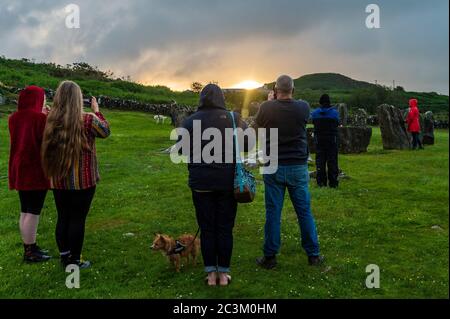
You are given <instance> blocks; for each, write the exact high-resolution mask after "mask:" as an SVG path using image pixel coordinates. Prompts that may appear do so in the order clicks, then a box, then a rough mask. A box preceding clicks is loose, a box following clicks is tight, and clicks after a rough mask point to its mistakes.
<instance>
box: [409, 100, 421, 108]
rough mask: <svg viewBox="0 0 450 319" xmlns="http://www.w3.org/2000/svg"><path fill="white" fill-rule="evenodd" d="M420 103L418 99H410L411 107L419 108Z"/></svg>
mask: <svg viewBox="0 0 450 319" xmlns="http://www.w3.org/2000/svg"><path fill="white" fill-rule="evenodd" d="M418 104H419V102H418V101H417V99H411V100H409V107H410V108H416V109H418V108H419V106H418Z"/></svg>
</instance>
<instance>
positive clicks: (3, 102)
mask: <svg viewBox="0 0 450 319" xmlns="http://www.w3.org/2000/svg"><path fill="white" fill-rule="evenodd" d="M5 103H6V99H5V98H4V97H3V95H1V94H0V105H4V104H5Z"/></svg>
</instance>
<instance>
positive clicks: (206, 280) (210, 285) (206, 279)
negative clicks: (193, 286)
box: [205, 276, 219, 287]
mask: <svg viewBox="0 0 450 319" xmlns="http://www.w3.org/2000/svg"><path fill="white" fill-rule="evenodd" d="M218 283H219V277H217V278H216V282H215V283H214V284H210V283H209V276H206V278H205V284H206V285H207V286H209V287H214V286H217V284H218Z"/></svg>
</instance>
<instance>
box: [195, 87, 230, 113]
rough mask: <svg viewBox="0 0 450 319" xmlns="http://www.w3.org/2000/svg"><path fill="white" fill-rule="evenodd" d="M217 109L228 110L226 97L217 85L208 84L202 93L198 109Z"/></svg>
mask: <svg viewBox="0 0 450 319" xmlns="http://www.w3.org/2000/svg"><path fill="white" fill-rule="evenodd" d="M205 108H217V109H224V110H226V106H225V96H224V95H223V92H222V89H221V88H220V87H219V86H217V85H215V84H208V85H207V86H205V87H204V88H203V90H202V92H201V93H200V103H199V107H198V109H199V110H201V109H205Z"/></svg>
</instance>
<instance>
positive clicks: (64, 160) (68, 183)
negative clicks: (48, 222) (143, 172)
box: [42, 81, 110, 269]
mask: <svg viewBox="0 0 450 319" xmlns="http://www.w3.org/2000/svg"><path fill="white" fill-rule="evenodd" d="M91 108H92V111H93V112H94V114H92V113H84V112H83V95H82V92H81V89H80V87H79V86H78V85H77V84H76V83H74V82H71V81H65V82H62V83H61V84H60V85H59V87H58V90H57V91H56V94H55V98H54V102H53V107H52V109H51V111H50V113H49V115H48V118H47V124H46V126H45V131H44V139H43V143H42V166H43V169H44V172H45V174H46V176H47V177H48V178H49V179H50V183H51V188H52V189H53V194H54V198H55V202H56V208H57V211H58V221H57V225H56V242H57V244H58V248H59V251H60V256H61V263H62V264H63V266H67V265H69V264H75V265H78V266H79V267H80V268H82V269H83V268H89V267H90V265H91V263H90V262H89V261H83V260H82V259H81V251H82V248H83V241H84V231H85V223H86V217H87V215H88V212H89V209H90V206H91V203H92V200H93V198H94V194H95V189H96V184H97V182H98V181H99V180H100V176H99V172H98V166H97V156H96V149H95V139H96V138H107V137H108V136H109V135H110V130H109V124H108V122H107V121H106V120H105V118H104V117H103V115H102V113H100V110H99V106H98V104H97V100H96V99H95V98H92V102H91Z"/></svg>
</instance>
